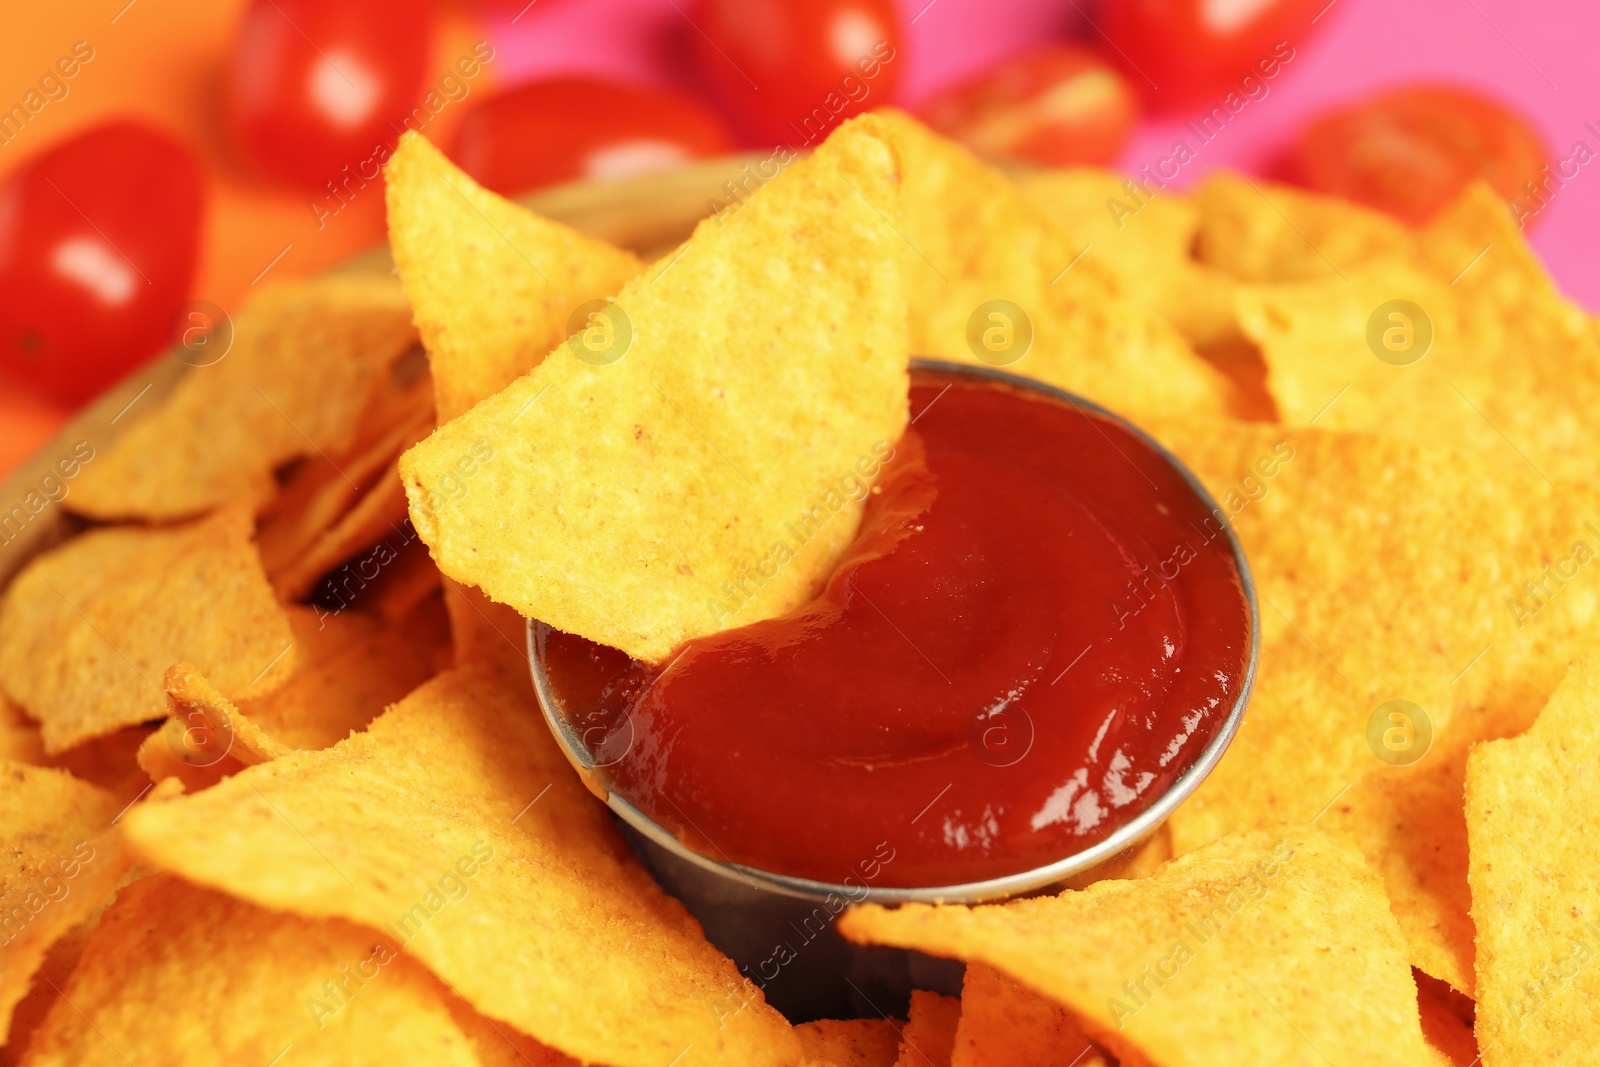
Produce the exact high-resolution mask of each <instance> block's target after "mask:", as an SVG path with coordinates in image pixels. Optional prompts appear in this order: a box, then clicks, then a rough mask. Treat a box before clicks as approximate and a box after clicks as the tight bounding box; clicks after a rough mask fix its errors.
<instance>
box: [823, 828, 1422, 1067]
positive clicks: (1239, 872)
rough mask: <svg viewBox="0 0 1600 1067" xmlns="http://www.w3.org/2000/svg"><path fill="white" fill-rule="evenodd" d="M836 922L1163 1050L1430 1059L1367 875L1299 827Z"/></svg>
mask: <svg viewBox="0 0 1600 1067" xmlns="http://www.w3.org/2000/svg"><path fill="white" fill-rule="evenodd" d="M840 929H841V931H842V932H843V933H844V934H845V935H846V936H847V937H850V938H852V939H853V940H857V941H863V942H871V943H876V944H892V945H900V946H903V947H906V948H916V949H920V950H922V951H924V952H932V953H935V954H938V955H945V956H956V957H962V958H966V959H968V960H969V961H974V960H975V961H979V962H982V963H986V964H989V965H990V966H993V967H996V968H998V969H999V970H1001V971H1004V972H1005V973H1007V974H1009V975H1010V976H1011V977H1013V978H1015V979H1017V980H1018V981H1021V982H1023V983H1025V984H1026V985H1028V986H1029V987H1031V988H1033V989H1036V990H1039V991H1040V992H1042V993H1044V994H1046V995H1048V996H1050V997H1051V998H1052V999H1054V1000H1055V1001H1057V1002H1058V1003H1060V1004H1062V1005H1064V1006H1066V1007H1068V1008H1070V1009H1071V1010H1072V1011H1073V1012H1075V1013H1076V1014H1077V1015H1078V1016H1079V1017H1080V1018H1081V1019H1082V1020H1083V1022H1084V1025H1085V1028H1086V1029H1087V1030H1088V1031H1089V1032H1090V1034H1091V1035H1092V1036H1094V1037H1095V1039H1096V1040H1097V1041H1099V1042H1101V1043H1102V1044H1105V1045H1106V1046H1107V1047H1109V1048H1110V1049H1111V1050H1112V1051H1113V1052H1114V1053H1116V1054H1117V1055H1118V1056H1119V1057H1123V1058H1125V1057H1126V1056H1127V1055H1133V1056H1143V1057H1145V1058H1147V1059H1148V1060H1150V1061H1151V1062H1153V1063H1159V1064H1161V1065H1162V1067H1201V1065H1204V1067H1213V1065H1215V1067H1236V1065H1238V1064H1241V1063H1271V1064H1304V1065H1308V1067H1309V1065H1311V1064H1325V1063H1364V1064H1395V1065H1397V1067H1398V1065H1401V1064H1417V1063H1430V1062H1437V1057H1436V1055H1435V1054H1434V1053H1432V1051H1431V1050H1430V1049H1428V1047H1427V1045H1426V1044H1425V1042H1424V1041H1423V1037H1422V1029H1421V1026H1420V1024H1419V1023H1418V1020H1417V1009H1416V987H1415V986H1414V985H1413V984H1412V980H1411V968H1410V967H1409V966H1408V965H1407V964H1406V961H1405V949H1404V943H1403V942H1402V941H1401V938H1400V931H1399V929H1398V928H1397V927H1396V926H1395V922H1394V918H1393V916H1391V915H1390V914H1389V908H1388V905H1387V903H1386V901H1385V900H1384V898H1383V892H1382V887H1381V886H1380V884H1379V882H1378V879H1377V876H1376V875H1374V874H1373V873H1372V872H1371V871H1369V870H1368V869H1367V868H1366V866H1365V865H1364V864H1363V863H1362V861H1361V857H1360V855H1359V854H1357V853H1356V852H1355V851H1354V850H1353V849H1351V848H1350V847H1349V846H1348V845H1345V844H1342V843H1341V842H1339V841H1337V840H1335V839H1333V838H1331V837H1328V836H1326V835H1323V834H1319V833H1317V832H1316V831H1309V832H1305V833H1300V834H1293V835H1288V836H1286V837H1284V838H1281V839H1276V840H1275V839H1274V838H1273V837H1271V836H1269V835H1265V834H1245V835H1238V836H1235V837H1230V838H1227V839H1225V840H1222V841H1218V842H1216V843H1214V844H1212V845H1209V846H1207V847H1206V848H1204V849H1201V850H1198V851H1196V852H1192V853H1190V854H1189V855H1187V856H1181V857H1179V858H1178V859H1176V860H1174V861H1172V862H1171V863H1169V864H1167V865H1166V866H1164V867H1162V868H1161V870H1160V871H1159V872H1157V873H1156V874H1155V875H1154V876H1153V877H1150V878H1141V879H1135V880H1133V881H1105V882H1099V883H1097V884H1095V885H1092V886H1090V887H1089V888H1088V889H1086V890H1083V891H1082V892H1070V891H1069V892H1066V893H1063V894H1062V895H1060V896H1057V897H1039V898H1033V899H1026V900H1015V901H1011V902H1009V903H1006V904H998V905H985V906H980V907H975V908H969V907H963V906H956V905H947V906H928V905H908V906H906V907H902V908H900V909H899V910H897V911H890V910H888V909H885V908H882V907H877V906H873V905H864V906H860V907H857V908H854V909H852V910H850V911H849V912H846V913H845V914H844V915H843V916H842V917H841V918H840Z"/></svg>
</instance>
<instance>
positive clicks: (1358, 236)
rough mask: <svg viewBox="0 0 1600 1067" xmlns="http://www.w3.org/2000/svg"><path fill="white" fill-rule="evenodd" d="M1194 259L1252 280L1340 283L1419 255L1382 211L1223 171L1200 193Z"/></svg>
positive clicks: (1408, 235)
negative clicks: (1362, 268)
mask: <svg viewBox="0 0 1600 1067" xmlns="http://www.w3.org/2000/svg"><path fill="white" fill-rule="evenodd" d="M1194 203H1195V206H1196V207H1198V208H1199V209H1200V227H1199V231H1198V232H1197V233H1196V234H1195V246H1194V247H1195V255H1196V257H1197V258H1198V259H1199V260H1200V261H1201V262H1202V263H1208V264H1210V265H1211V266H1213V267H1215V268H1217V269H1218V270H1220V271H1223V272H1224V273H1226V274H1229V275H1231V276H1233V277H1235V278H1238V279H1239V280H1240V281H1246V282H1278V281H1295V280H1299V279H1302V278H1324V277H1333V278H1338V277H1339V275H1340V272H1349V271H1350V270H1351V269H1352V268H1354V267H1357V266H1359V265H1360V264H1362V263H1364V262H1367V261H1369V260H1373V259H1378V258H1382V257H1394V256H1398V257H1405V256H1409V255H1412V254H1413V253H1414V251H1415V238H1414V235H1413V234H1412V232H1411V231H1410V230H1408V229H1406V227H1405V226H1403V225H1402V224H1400V223H1398V222H1396V221H1395V220H1394V219H1392V218H1390V217H1389V216H1387V215H1384V214H1381V213H1380V212H1377V211H1373V210H1372V209H1371V208H1365V207H1362V206H1360V205H1359V204H1353V203H1351V202H1350V201H1348V200H1339V199H1336V198H1334V197H1330V196H1320V195H1318V194H1316V193H1309V192H1306V191H1305V190H1304V189H1296V188H1294V187H1293V186H1288V185H1279V184H1278V183H1276V182H1266V181H1261V180H1260V179H1257V178H1247V177H1245V176H1244V175H1241V174H1229V173H1227V172H1217V173H1214V174H1212V175H1210V176H1209V177H1208V178H1207V179H1206V180H1205V181H1204V182H1201V183H1200V185H1199V186H1198V187H1197V188H1196V189H1195V192H1194Z"/></svg>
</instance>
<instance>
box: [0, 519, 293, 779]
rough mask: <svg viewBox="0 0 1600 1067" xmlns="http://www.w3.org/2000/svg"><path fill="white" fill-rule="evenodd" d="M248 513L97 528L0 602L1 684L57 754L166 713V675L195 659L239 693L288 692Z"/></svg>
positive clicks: (284, 646)
mask: <svg viewBox="0 0 1600 1067" xmlns="http://www.w3.org/2000/svg"><path fill="white" fill-rule="evenodd" d="M250 534H251V521H250V516H249V514H248V513H246V512H244V511H240V510H237V509H225V510H222V511H219V512H217V513H216V514H215V515H213V516H211V517H209V518H206V519H201V520H197V521H195V522H192V523H189V524H186V525H182V526H172V527H161V528H142V527H131V526H127V527H113V528H109V529H101V530H91V531H89V532H88V533H86V534H84V535H82V536H81V537H77V538H74V539H73V540H71V541H68V542H67V543H66V544H64V545H62V546H61V547H60V548H57V549H55V550H54V551H52V552H49V553H46V554H45V555H43V556H40V557H39V558H37V559H35V560H34V561H33V562H32V563H31V564H30V565H29V566H28V567H27V568H26V569H24V570H23V572H22V573H21V574H19V575H18V576H17V578H16V580H15V581H14V582H12V583H11V586H10V588H9V589H7V590H6V593H5V597H4V600H3V601H0V686H4V687H5V690H6V693H7V694H8V695H9V696H10V698H11V699H12V700H15V701H16V702H17V703H19V704H21V705H22V706H23V708H24V709H25V710H26V711H27V712H28V714H30V715H32V716H33V717H34V718H36V719H38V720H39V721H40V723H41V724H42V725H43V734H44V744H45V750H46V751H48V752H59V751H61V750H62V749H65V748H69V747H71V746H73V745H76V744H78V743H80V742H83V741H87V740H89V739H91V738H94V737H99V736H101V735H103V734H108V733H111V732H112V731H114V730H116V729H117V728H118V727H121V726H129V725H133V724H135V723H140V722H148V721H150V720H154V719H159V718H163V717H165V715H166V694H165V693H164V692H163V690H162V688H161V677H162V675H163V674H164V673H165V671H166V669H167V668H168V667H170V666H171V665H172V664H174V663H177V662H179V661H188V662H190V663H193V664H194V665H195V666H196V668H197V669H199V670H200V671H202V672H203V673H204V674H205V675H206V676H207V677H208V678H210V679H211V680H212V681H213V682H215V683H216V685H217V686H218V687H219V688H220V689H221V690H222V691H223V692H225V693H227V694H228V695H229V696H230V697H246V696H254V695H256V694H259V693H266V692H270V691H271V690H273V689H275V688H277V687H278V686H279V685H282V684H283V682H284V681H285V680H286V679H287V678H288V677H289V675H290V674H291V673H292V671H293V667H294V655H293V641H292V639H291V636H290V632H289V620H288V617H287V616H286V615H285V614H284V611H283V608H282V607H281V606H279V604H278V602H277V600H276V599H274V598H273V595H272V590H271V588H270V587H269V586H268V585H267V579H266V575H265V574H264V573H263V572H262V570H261V560H260V557H259V556H258V555H257V554H256V549H255V545H254V544H252V543H251V541H250Z"/></svg>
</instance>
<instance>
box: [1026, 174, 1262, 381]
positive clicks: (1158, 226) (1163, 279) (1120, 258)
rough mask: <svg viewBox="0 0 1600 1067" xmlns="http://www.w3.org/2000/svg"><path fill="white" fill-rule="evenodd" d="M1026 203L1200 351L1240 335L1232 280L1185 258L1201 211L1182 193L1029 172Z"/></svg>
mask: <svg viewBox="0 0 1600 1067" xmlns="http://www.w3.org/2000/svg"><path fill="white" fill-rule="evenodd" d="M1016 185H1017V189H1018V191H1019V192H1021V193H1022V196H1023V198H1024V199H1025V200H1026V201H1027V202H1028V203H1029V204H1030V205H1032V206H1033V208H1034V209H1035V210H1036V211H1038V212H1039V213H1040V214H1041V215H1043V216H1044V217H1045V218H1047V219H1049V220H1050V222H1051V224H1053V225H1054V226H1055V227H1056V229H1057V230H1059V231H1060V232H1061V234H1062V235H1063V236H1064V237H1065V238H1066V240H1067V244H1068V246H1069V247H1072V248H1088V249H1089V251H1088V252H1086V253H1084V260H1085V262H1093V263H1095V264H1097V265H1100V266H1102V267H1104V268H1105V270H1106V271H1107V272H1108V273H1109V274H1110V275H1111V276H1112V277H1113V278H1114V279H1115V281H1116V286H1117V291H1118V292H1119V293H1120V294H1121V295H1122V296H1125V297H1127V298H1128V299H1130V300H1132V301H1134V302H1135V303H1137V304H1138V305H1139V306H1140V307H1142V308H1144V309H1145V311H1146V312H1148V313H1150V314H1153V315H1157V316H1160V317H1162V318H1165V319H1166V320H1167V321H1168V322H1170V323H1171V324H1172V325H1173V327H1174V328H1176V329H1177V331H1178V332H1179V333H1181V334H1182V335H1183V336H1184V338H1185V339H1186V340H1187V341H1188V342H1189V343H1190V344H1191V345H1193V346H1194V347H1195V348H1196V349H1198V350H1201V351H1204V350H1206V349H1208V348H1211V347H1214V346H1216V345H1218V344H1221V343H1224V342H1226V341H1231V340H1233V339H1235V338H1237V337H1238V336H1239V330H1238V325H1237V323H1236V322H1235V320H1234V315H1233V290H1234V287H1235V286H1236V285H1237V284H1238V283H1237V282H1235V281H1234V279H1233V278H1231V277H1229V276H1228V275H1226V274H1224V273H1222V272H1221V271H1219V270H1217V269H1215V268H1213V267H1210V266H1208V265H1206V264H1204V263H1199V262H1196V261H1195V260H1194V259H1193V258H1192V257H1191V256H1190V249H1191V248H1192V247H1193V245H1194V238H1195V232H1196V231H1197V230H1198V229H1199V225H1200V212H1199V209H1197V208H1196V207H1195V205H1194V203H1193V202H1192V201H1190V199H1189V198H1188V197H1186V196H1183V195H1181V194H1179V193H1166V192H1160V191H1156V192H1155V195H1153V196H1150V197H1146V196H1145V195H1144V194H1143V193H1142V192H1141V191H1140V190H1139V189H1138V188H1137V187H1135V186H1134V184H1133V182H1132V180H1131V179H1129V178H1127V177H1126V176H1124V175H1122V174H1118V173H1116V172H1114V171H1109V170H1100V169H1097V168H1093V167H1076V168H1072V169H1070V170H1039V171H1028V172H1025V173H1023V174H1020V175H1018V176H1017V178H1016Z"/></svg>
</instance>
